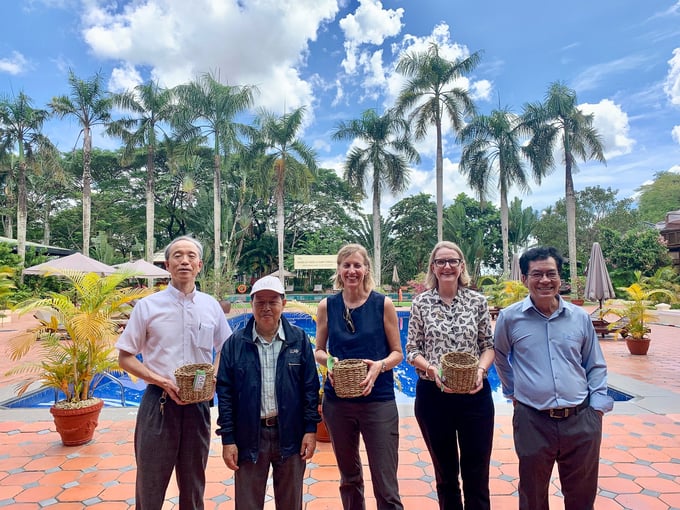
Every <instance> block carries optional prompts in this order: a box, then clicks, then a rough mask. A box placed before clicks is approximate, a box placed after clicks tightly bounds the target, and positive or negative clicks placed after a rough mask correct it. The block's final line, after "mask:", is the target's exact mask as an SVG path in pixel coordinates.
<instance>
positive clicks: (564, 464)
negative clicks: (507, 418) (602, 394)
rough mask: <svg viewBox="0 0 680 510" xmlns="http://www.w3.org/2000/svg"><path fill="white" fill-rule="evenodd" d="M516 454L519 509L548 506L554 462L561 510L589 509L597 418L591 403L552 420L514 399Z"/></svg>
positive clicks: (538, 509)
mask: <svg viewBox="0 0 680 510" xmlns="http://www.w3.org/2000/svg"><path fill="white" fill-rule="evenodd" d="M512 426H513V429H514V439H515V450H516V451H517V456H518V458H519V508H520V510H548V486H549V484H550V475H551V473H552V469H553V466H554V464H555V462H557V470H558V473H559V476H560V484H561V489H562V494H563V495H564V508H565V510H592V508H593V505H594V504H595V496H596V495H597V477H598V465H599V461H600V443H601V442H602V417H601V416H600V415H599V413H598V412H597V411H595V410H594V409H593V408H592V407H587V408H586V409H584V410H583V411H581V412H580V413H578V414H577V415H575V416H570V417H568V418H564V419H559V420H558V419H554V418H550V417H549V416H547V415H545V414H542V413H539V412H538V411H536V410H535V409H532V408H531V407H528V406H525V405H523V404H519V403H518V404H517V405H516V406H515V411H514V414H513V417H512Z"/></svg>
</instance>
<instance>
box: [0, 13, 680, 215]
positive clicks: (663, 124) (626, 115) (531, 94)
mask: <svg viewBox="0 0 680 510" xmlns="http://www.w3.org/2000/svg"><path fill="white" fill-rule="evenodd" d="M0 14H1V15H2V19H3V20H5V23H4V24H3V30H2V32H1V33H0V94H3V95H6V96H7V95H9V96H10V97H11V96H12V95H14V94H17V93H18V92H19V91H22V90H23V91H24V92H25V93H26V94H28V95H29V96H30V97H31V98H32V99H33V101H34V106H36V107H45V105H46V104H47V103H48V102H49V101H50V100H51V98H52V97H53V96H54V95H61V94H66V93H68V82H67V74H68V69H69V68H71V69H73V70H74V72H75V73H76V74H77V75H78V76H79V77H82V78H87V77H91V76H92V75H94V73H96V72H98V71H101V73H102V74H103V75H104V77H105V81H106V83H107V87H108V88H109V90H111V91H121V90H124V89H126V88H131V87H133V86H134V85H136V84H138V83H140V82H143V81H146V80H148V79H155V80H158V81H159V82H160V83H161V84H163V85H165V86H174V85H177V84H178V83H182V82H186V81H188V80H190V79H192V78H193V77H195V76H196V75H198V74H202V73H204V72H218V73H219V75H220V77H221V79H222V81H223V82H225V83H229V84H231V85H234V84H254V85H257V87H258V88H259V89H260V95H259V96H258V98H257V106H262V107H266V108H268V109H271V110H274V111H276V112H282V111H283V110H284V108H287V109H290V108H294V107H297V106H301V105H306V106H307V108H308V110H307V112H308V113H307V119H306V121H307V122H306V126H305V131H304V134H303V138H304V139H305V140H306V141H307V142H308V143H309V144H310V145H312V146H313V147H314V148H315V149H316V150H317V153H318V156H319V161H320V163H321V165H322V166H324V167H327V168H334V169H336V170H337V171H338V172H341V169H342V163H343V161H344V159H345V156H346V154H347V152H348V150H349V145H348V144H347V143H346V142H342V143H338V142H333V141H332V140H331V136H330V135H331V133H332V131H333V129H334V127H335V126H336V124H337V122H338V121H340V120H349V119H352V118H357V117H359V116H360V114H361V112H362V111H363V110H365V109H367V108H376V109H377V110H379V111H381V110H383V109H384V108H385V107H388V106H391V105H392V104H393V102H394V98H395V97H396V95H397V94H398V91H399V89H400V87H401V85H402V84H403V77H401V76H400V75H398V74H397V73H396V72H395V71H394V67H395V65H396V62H397V61H398V60H399V57H400V55H402V54H403V52H404V51H419V50H425V49H426V48H427V46H428V44H429V43H430V42H431V41H436V42H437V43H438V44H440V46H441V48H442V54H444V55H445V56H447V57H448V58H452V59H453V58H457V57H465V56H467V55H469V54H470V53H472V52H475V51H481V52H482V59H481V63H480V65H479V66H478V67H477V69H476V70H475V71H474V73H472V74H471V75H470V76H469V77H468V78H467V79H466V80H464V81H463V82H462V85H464V86H467V87H468V88H469V90H470V93H471V94H472V95H473V97H474V98H475V101H476V104H477V106H478V108H479V110H480V111H481V112H483V113H488V112H489V111H490V110H491V109H493V108H495V107H497V106H498V105H499V104H500V105H501V106H508V107H510V108H511V109H513V110H514V111H516V112H520V111H521V109H522V107H523V105H524V104H526V103H528V102H536V101H541V100H543V99H544V96H545V93H546V91H547V89H548V86H549V84H550V83H551V82H554V81H562V82H564V83H566V84H567V85H568V86H569V87H571V88H573V89H574V90H575V91H576V93H577V95H578V100H579V104H580V105H581V107H582V108H583V110H584V111H586V112H588V113H594V114H595V126H596V128H597V129H598V130H599V131H600V133H601V135H602V136H603V139H604V143H605V155H606V157H607V166H603V165H601V164H599V163H588V164H583V163H580V165H579V167H580V171H579V173H577V174H576V175H575V177H574V178H575V186H576V188H577V189H583V188H584V187H586V186H594V185H600V186H603V187H611V188H612V189H615V190H618V191H619V198H625V197H629V196H634V193H635V190H636V189H637V188H639V187H640V186H641V185H642V184H644V183H645V182H649V180H650V179H652V178H653V176H654V174H655V173H657V172H660V171H666V170H671V171H676V172H678V171H680V0H673V1H653V2H642V1H639V0H596V1H592V0H574V1H572V2H570V3H568V4H557V3H555V2H549V1H545V0H520V1H517V2H508V1H504V0H476V1H474V2H470V1H465V2H464V1H460V0H401V1H399V0H385V1H383V2H378V1H376V0H362V1H353V0H352V1H348V0H238V1H234V0H191V1H187V0H134V1H115V0H102V1H100V0H24V1H9V0H5V1H2V2H1V3H0ZM44 131H45V133H46V134H47V135H48V136H50V138H51V139H52V140H53V141H54V142H55V143H57V145H58V146H59V148H60V149H61V150H64V151H67V150H70V149H72V148H73V146H74V144H75V143H76V138H77V136H78V127H77V125H76V124H74V123H73V122H72V121H68V120H63V121H58V120H51V121H50V122H49V123H48V124H47V125H46V126H45V129H44ZM432 134H433V133H432ZM78 144H79V145H80V142H78ZM94 145H95V146H99V147H102V148H108V149H113V148H116V147H117V145H118V142H117V141H116V140H113V139H109V138H106V137H104V136H103V135H101V134H100V133H95V137H94ZM417 147H418V149H419V151H420V152H421V156H422V158H423V160H422V162H421V163H420V164H419V165H417V166H415V167H413V168H412V171H411V185H410V187H409V190H408V191H407V192H406V195H410V194H414V193H418V192H425V193H429V194H431V195H433V196H434V193H435V188H434V170H433V168H434V162H433V159H432V158H433V155H434V149H435V143H434V138H433V136H431V137H428V138H427V139H425V140H423V141H421V142H418V144H417ZM444 158H445V161H444V170H445V183H444V199H445V202H446V203H450V201H451V200H452V199H453V198H454V197H455V196H456V195H457V194H458V193H460V192H463V191H465V192H467V193H469V194H471V193H470V191H469V189H468V187H467V186H466V184H465V179H464V178H463V177H462V176H461V175H460V174H459V173H458V161H459V158H460V148H459V147H458V146H456V144H455V143H454V140H453V136H452V133H451V131H450V130H449V131H447V136H446V139H445V145H444ZM563 193H564V170H563V168H562V167H558V168H556V169H555V171H554V172H553V173H552V174H551V175H550V176H549V177H547V178H546V179H545V180H544V182H543V184H542V185H541V186H540V187H538V186H536V185H532V192H531V193H530V194H526V195H525V194H518V193H517V192H516V191H515V190H513V191H512V193H511V198H512V196H515V195H517V196H520V197H521V198H522V201H523V203H524V204H525V206H526V205H531V206H533V207H534V208H536V209H539V210H540V209H542V208H544V207H546V206H548V205H551V204H553V203H554V202H555V201H556V200H557V199H559V198H561V197H562V196H563ZM400 198H402V197H390V196H389V195H387V196H385V198H384V205H385V207H388V206H390V205H392V204H393V203H394V202H395V201H397V200H398V199H400ZM496 198H497V197H496Z"/></svg>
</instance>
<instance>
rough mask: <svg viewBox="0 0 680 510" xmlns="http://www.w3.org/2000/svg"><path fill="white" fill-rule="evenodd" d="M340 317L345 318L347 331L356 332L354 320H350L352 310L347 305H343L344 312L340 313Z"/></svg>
mask: <svg viewBox="0 0 680 510" xmlns="http://www.w3.org/2000/svg"><path fill="white" fill-rule="evenodd" d="M342 318H343V319H345V326H347V331H349V332H350V333H356V332H357V328H355V327H354V321H353V320H352V312H351V311H350V309H349V308H348V307H345V313H344V314H343V315H342Z"/></svg>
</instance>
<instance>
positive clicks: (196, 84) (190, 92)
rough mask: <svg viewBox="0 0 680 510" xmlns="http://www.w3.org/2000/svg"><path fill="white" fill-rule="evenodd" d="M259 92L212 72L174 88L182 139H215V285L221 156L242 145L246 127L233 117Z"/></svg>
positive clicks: (218, 261) (218, 264)
mask: <svg viewBox="0 0 680 510" xmlns="http://www.w3.org/2000/svg"><path fill="white" fill-rule="evenodd" d="M256 91H257V89H256V88H255V87H253V86H231V85H222V84H221V83H220V82H219V81H218V80H217V79H216V78H215V77H214V76H212V75H210V74H204V75H203V76H202V77H201V78H200V79H198V80H197V81H192V82H190V83H188V84H185V85H178V86H177V87H175V93H176V94H177V97H178V98H179V100H180V104H179V111H178V114H177V115H176V117H175V121H174V124H175V125H176V127H177V128H178V131H179V134H180V136H181V138H182V139H183V140H185V141H189V140H191V139H195V138H203V139H212V141H213V151H214V152H213V249H214V260H213V271H214V277H215V278H214V281H215V282H216V283H215V285H216V286H217V285H218V282H219V280H220V278H219V277H220V274H221V262H222V259H221V253H222V249H221V245H222V156H223V155H224V156H225V157H226V156H227V155H228V154H230V153H231V152H232V151H233V150H234V148H235V147H237V146H238V145H239V134H240V133H241V132H242V131H243V130H244V126H242V125H241V124H238V123H236V122H235V121H234V119H235V118H236V117H237V116H238V115H239V114H240V113H243V112H244V111H246V110H247V109H248V108H250V106H251V105H252V104H253V95H254V93H255V92H256ZM215 290H216V291H217V290H218V289H215Z"/></svg>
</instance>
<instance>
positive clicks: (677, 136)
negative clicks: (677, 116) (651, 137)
mask: <svg viewBox="0 0 680 510" xmlns="http://www.w3.org/2000/svg"><path fill="white" fill-rule="evenodd" d="M671 136H672V137H673V140H674V141H675V143H677V144H678V145H680V126H673V129H672V130H671Z"/></svg>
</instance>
